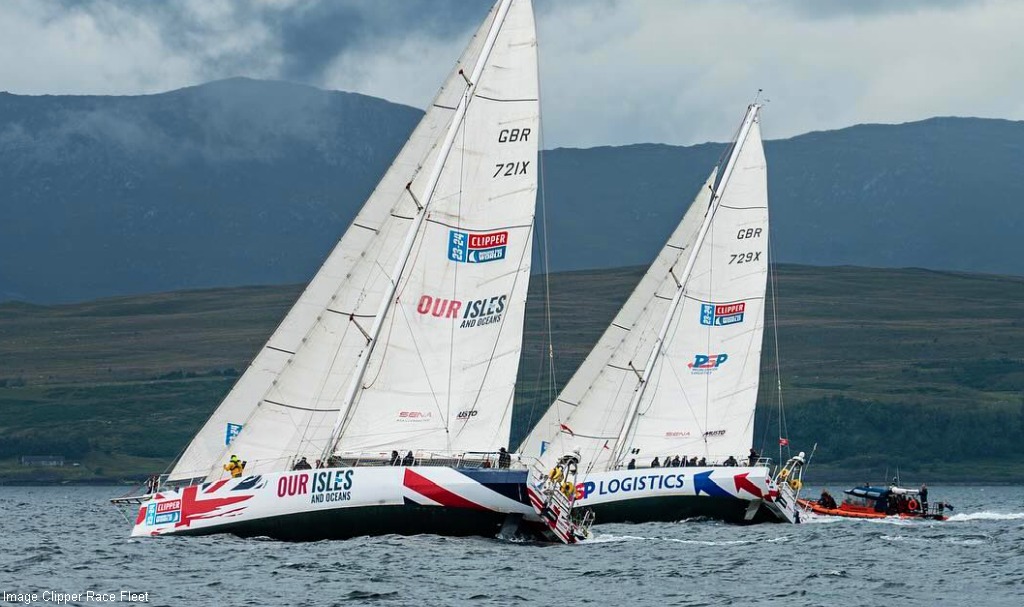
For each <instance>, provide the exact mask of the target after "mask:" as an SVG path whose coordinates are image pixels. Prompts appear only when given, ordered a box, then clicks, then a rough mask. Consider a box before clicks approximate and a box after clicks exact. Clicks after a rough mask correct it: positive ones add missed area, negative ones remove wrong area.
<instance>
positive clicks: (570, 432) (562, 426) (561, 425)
mask: <svg viewBox="0 0 1024 607" xmlns="http://www.w3.org/2000/svg"><path fill="white" fill-rule="evenodd" d="M558 427H559V428H561V429H562V432H568V433H569V434H571V435H573V436H576V433H575V432H573V431H572V428H570V427H569V426H566V425H565V424H558Z"/></svg>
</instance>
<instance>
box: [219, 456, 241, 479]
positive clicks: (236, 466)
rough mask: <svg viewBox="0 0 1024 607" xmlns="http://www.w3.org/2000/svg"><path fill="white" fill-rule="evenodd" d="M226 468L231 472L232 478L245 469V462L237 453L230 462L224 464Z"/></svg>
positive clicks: (238, 475) (239, 474)
mask: <svg viewBox="0 0 1024 607" xmlns="http://www.w3.org/2000/svg"><path fill="white" fill-rule="evenodd" d="M224 469H225V470H227V471H228V472H230V473H231V478H238V477H240V476H242V472H244V471H245V462H243V461H241V460H239V459H238V456H237V455H232V456H231V459H230V460H228V463H226V464H224Z"/></svg>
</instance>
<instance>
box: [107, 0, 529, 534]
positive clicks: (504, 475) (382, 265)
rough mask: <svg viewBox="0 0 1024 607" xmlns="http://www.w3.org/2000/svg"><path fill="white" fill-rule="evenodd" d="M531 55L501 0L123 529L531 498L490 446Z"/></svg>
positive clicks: (490, 510)
mask: <svg viewBox="0 0 1024 607" xmlns="http://www.w3.org/2000/svg"><path fill="white" fill-rule="evenodd" d="M536 53H537V43H536V32H535V26H534V18H533V11H532V6H531V3H530V1H529V0H499V1H498V2H497V3H496V4H495V6H494V7H493V8H492V9H491V11H490V13H489V14H488V16H487V18H486V19H485V21H484V23H483V24H482V25H481V26H480V28H479V29H478V30H477V32H476V34H475V35H474V37H473V38H472V40H471V41H470V43H469V45H468V47H467V48H466V50H465V51H464V53H463V54H462V56H461V58H460V59H459V61H458V63H457V65H456V66H455V68H454V69H453V70H452V72H451V74H450V75H449V76H448V78H447V80H446V81H445V83H444V86H443V87H442V89H441V91H440V92H439V93H438V95H437V97H436V98H435V99H434V101H433V103H432V104H431V106H430V107H429V108H428V110H427V112H426V114H425V116H424V117H423V119H422V121H421V122H420V124H419V125H418V126H417V127H416V129H415V130H414V131H413V133H412V135H411V136H410V138H409V141H408V142H407V143H406V145H405V146H404V147H403V149H402V150H401V152H400V153H399V155H398V157H397V158H396V159H395V161H394V163H393V164H392V165H391V167H390V168H389V169H388V171H387V172H386V174H385V175H384V176H383V178H382V179H381V181H380V183H379V185H378V186H377V188H376V190H375V191H374V192H373V194H372V195H371V196H370V198H369V199H368V200H367V201H366V203H365V205H364V206H363V208H362V210H361V211H360V212H359V214H358V215H357V217H356V219H355V220H354V221H353V222H352V224H351V225H350V226H349V228H348V230H347V231H346V232H345V234H344V236H343V237H342V239H341V240H340V242H339V243H338V245H337V246H336V247H335V249H334V250H333V251H332V252H331V254H330V256H329V257H328V258H327V260H326V261H325V262H324V264H323V266H322V267H321V268H320V270H319V271H318V272H317V274H316V276H315V277H314V278H313V280H312V281H311V282H310V284H309V286H308V287H307V288H306V290H305V291H304V292H303V294H302V296H301V297H300V298H299V300H298V302H297V303H296V304H295V306H294V307H293V308H292V309H291V311H290V312H289V313H288V315H287V316H286V317H285V319H284V321H283V322H282V323H281V325H280V326H279V327H278V328H277V330H276V331H275V332H274V334H273V335H272V336H271V338H270V339H269V341H268V342H267V343H266V345H265V346H264V347H263V348H262V349H261V350H260V352H259V353H258V354H257V356H256V358H255V359H254V360H253V362H252V364H251V366H250V367H249V368H248V369H247V371H246V372H245V374H244V375H243V376H242V377H241V378H240V379H239V381H238V383H237V384H236V385H235V386H234V388H233V389H232V390H231V392H230V393H229V394H228V395H227V397H226V398H225V399H224V401H223V402H222V403H221V405H220V406H219V407H218V408H217V410H216V411H215V412H214V413H213V415H212V416H211V417H210V419H209V420H208V421H207V422H206V424H205V425H204V426H203V427H202V429H201V430H200V431H199V432H198V434H197V435H196V436H195V438H194V439H193V440H192V442H191V443H190V444H189V446H188V447H187V448H186V449H185V451H184V452H183V454H182V455H181V457H180V458H179V459H178V461H177V462H176V464H175V465H174V467H173V469H172V470H171V471H170V474H169V475H168V476H167V478H166V479H164V480H163V482H161V484H160V486H159V488H158V490H157V491H156V492H155V493H154V494H151V495H146V496H141V497H138V498H130V499H128V500H120V503H122V504H125V503H127V504H129V505H132V506H134V505H138V512H137V516H136V518H135V526H134V529H133V531H132V535H135V536H141V535H164V534H205V533H216V532H233V533H238V534H241V535H267V536H271V537H278V538H285V539H320V538H343V537H351V536H354V535H365V534H372V533H429V532H435V533H447V534H476V533H484V534H487V533H490V534H493V533H494V532H496V531H497V530H498V529H499V528H500V527H501V525H502V523H503V522H504V520H505V518H506V516H507V515H508V514H510V513H511V514H518V515H523V514H527V515H530V514H532V510H531V509H530V507H529V506H528V504H527V502H526V497H525V494H524V491H523V481H524V478H525V471H523V470H520V471H516V470H509V469H507V468H508V467H509V466H508V463H509V461H508V460H509V457H508V456H507V455H505V454H504V453H500V454H499V450H500V449H504V448H505V447H507V446H508V440H509V432H510V427H511V414H512V401H513V392H514V383H515V379H516V373H517V371H518V365H519V358H520V350H521V347H522V336H523V320H524V314H525V303H526V293H527V286H528V282H529V277H530V263H531V254H532V244H531V243H532V231H533V218H534V208H535V200H536V190H537V170H536V169H537V166H536V165H537V153H538V143H537V142H538V128H539V102H538V81H537V55H536ZM396 452H397V453H398V455H399V457H398V458H397V461H396V458H395V457H394V455H393V454H394V453H396ZM234 455H237V456H238V458H239V459H240V460H244V461H245V465H244V473H243V474H242V475H241V476H239V477H238V478H232V477H230V476H229V474H228V473H227V472H226V471H225V470H224V465H225V464H226V463H227V462H228V461H229V458H230V457H232V456H234ZM314 461H316V465H315V466H313V462H314ZM299 462H302V463H299ZM499 463H500V464H501V465H500V466H499V465H498V464H499ZM306 464H309V468H308V469H307V467H306ZM489 465H493V466H494V467H489Z"/></svg>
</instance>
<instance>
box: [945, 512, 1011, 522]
mask: <svg viewBox="0 0 1024 607" xmlns="http://www.w3.org/2000/svg"><path fill="white" fill-rule="evenodd" d="M1021 519H1024V512H988V511H985V512H962V513H958V514H954V515H953V516H951V517H949V521H950V522H957V523H962V522H966V521H1017V520H1021Z"/></svg>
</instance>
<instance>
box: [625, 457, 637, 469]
mask: <svg viewBox="0 0 1024 607" xmlns="http://www.w3.org/2000/svg"><path fill="white" fill-rule="evenodd" d="M626 470H636V458H635V457H634V458H633V459H631V460H629V463H628V464H626Z"/></svg>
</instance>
